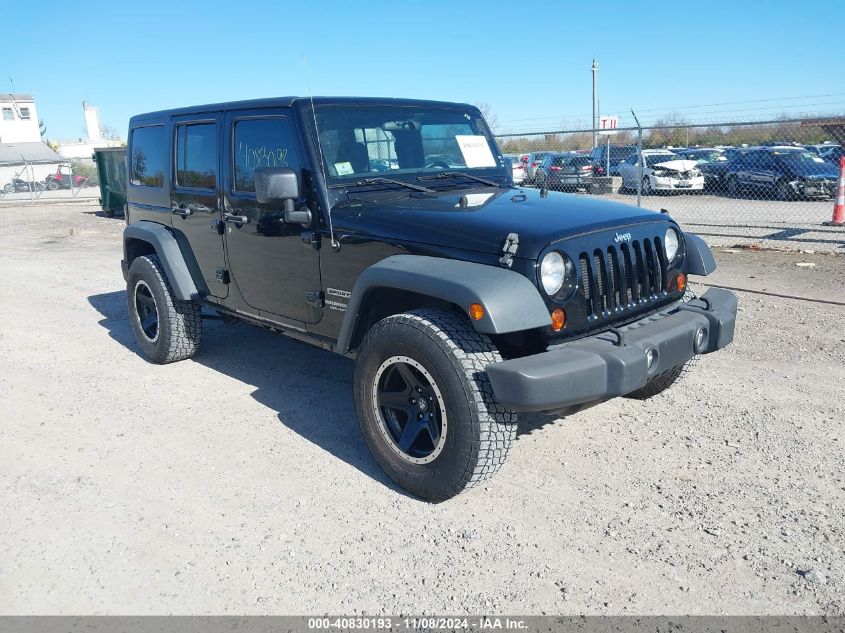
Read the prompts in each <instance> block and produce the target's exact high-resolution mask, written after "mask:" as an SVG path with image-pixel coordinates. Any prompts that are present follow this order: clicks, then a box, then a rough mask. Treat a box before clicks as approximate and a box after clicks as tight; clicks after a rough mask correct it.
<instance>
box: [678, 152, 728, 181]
mask: <svg viewBox="0 0 845 633" xmlns="http://www.w3.org/2000/svg"><path fill="white" fill-rule="evenodd" d="M676 153H677V154H678V155H679V156H680V157H681V158H684V159H686V160H694V161H696V168H697V169H698V170H699V171H700V172H701V173H702V174H703V175H704V188H705V189H708V190H711V191H712V190H718V189H721V188H722V186H723V183H722V177H723V176H724V175H725V174H726V173H727V169H728V163H729V162H730V160H729V159H730V156H731V155H733V154H734V153H736V150H735V149H726V148H722V147H695V148H690V149H685V150H682V151H679V152H676Z"/></svg>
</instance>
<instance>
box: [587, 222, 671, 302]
mask: <svg viewBox="0 0 845 633" xmlns="http://www.w3.org/2000/svg"><path fill="white" fill-rule="evenodd" d="M578 266H579V271H578V272H579V275H580V280H581V288H582V292H583V297H584V301H585V303H586V305H587V314H588V315H590V316H593V317H609V316H611V315H612V314H613V313H618V312H621V311H623V310H626V309H629V308H635V307H637V306H641V305H643V304H646V303H650V302H652V301H656V300H657V299H659V298H660V297H661V296H664V295H665V294H666V287H665V281H664V278H665V275H664V273H665V270H666V262H665V257H664V255H663V246H662V244H661V242H660V238H659V237H654V238H652V239H649V238H646V239H643V240H642V241H640V240H634V241H632V242H629V243H622V244H621V245H618V246H617V245H610V246H608V247H607V249H606V250H605V249H601V248H596V249H595V250H593V252H592V253H588V252H583V253H581V254H580V256H579V258H578Z"/></svg>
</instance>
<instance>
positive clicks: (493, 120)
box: [475, 101, 499, 134]
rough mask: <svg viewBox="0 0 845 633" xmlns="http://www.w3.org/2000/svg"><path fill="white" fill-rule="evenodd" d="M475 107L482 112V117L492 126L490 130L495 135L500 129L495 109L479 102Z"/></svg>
mask: <svg viewBox="0 0 845 633" xmlns="http://www.w3.org/2000/svg"><path fill="white" fill-rule="evenodd" d="M475 107H476V108H478V109H479V110H481V115H482V116H483V117H484V120H485V121H487V125H488V126H490V129H491V130H492V131H493V133H494V134H495V133H496V130H498V129H499V117H498V116H496V115H495V114H494V113H493V109H492V108H491V107H490V104H489V103H484V102H483V101H479V102H478V103H476V104H475Z"/></svg>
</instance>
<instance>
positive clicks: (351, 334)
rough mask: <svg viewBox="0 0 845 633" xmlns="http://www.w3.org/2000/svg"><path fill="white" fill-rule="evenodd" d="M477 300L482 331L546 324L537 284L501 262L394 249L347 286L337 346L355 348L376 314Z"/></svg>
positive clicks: (465, 305)
mask: <svg viewBox="0 0 845 633" xmlns="http://www.w3.org/2000/svg"><path fill="white" fill-rule="evenodd" d="M473 303H480V304H481V305H482V306H483V307H484V316H483V317H482V318H481V319H480V320H473V319H470V322H471V323H472V325H473V327H474V328H475V330H476V331H478V332H480V333H483V334H505V333H509V332H518V331H523V330H531V329H535V328H539V327H545V326H547V325H549V324H550V317H549V312H548V310H547V308H546V305H545V303H544V301H543V299H542V298H541V297H540V293H539V291H538V290H537V288H536V287H535V286H534V285H533V284H532V283H531V282H530V281H529V280H528V279H527V278H526V277H524V276H523V275H520V274H519V273H516V272H514V271H511V270H507V269H504V268H497V267H495V266H487V265H484V264H476V263H473V262H465V261H460V260H453V259H444V258H438V257H427V256H422V255H394V256H392V257H388V258H386V259H383V260H382V261H380V262H378V263H376V264H373V265H372V266H370V267H369V268H367V269H366V270H365V271H364V272H363V273H362V274H361V276H360V277H359V278H358V281H357V282H356V283H355V287H354V288H353V289H352V293H351V296H350V299H349V303H348V305H347V309H346V314H345V316H344V319H343V323H342V324H341V328H340V332H339V335H338V341H337V346H336V350H337V351H338V352H340V353H342V354H345V353H347V352H349V351H350V350H353V349H355V348H356V347H357V346H358V344H359V343H360V342H361V340H362V339H363V337H364V335H365V334H366V332H367V330H368V329H369V328H370V327H371V326H372V325H373V324H375V323H377V322H378V321H379V320H381V319H383V318H385V317H387V316H391V315H393V314H399V313H401V312H405V311H407V310H410V309H416V308H423V307H430V308H439V309H443V310H446V311H455V312H460V313H462V314H464V315H466V314H467V311H468V309H469V307H470V305H471V304H473Z"/></svg>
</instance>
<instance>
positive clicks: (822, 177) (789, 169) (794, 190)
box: [726, 146, 839, 200]
mask: <svg viewBox="0 0 845 633" xmlns="http://www.w3.org/2000/svg"><path fill="white" fill-rule="evenodd" d="M838 176H839V170H838V169H837V168H836V167H835V166H834V165H833V164H832V163H830V162H828V161H826V160H825V159H824V158H822V157H821V156H817V155H816V154H814V153H813V152H811V151H810V150H808V149H805V148H801V147H792V146H780V147H756V148H750V149H749V150H748V151H745V152H742V153H741V154H739V155H737V156H736V157H735V158H734V159H733V160H732V161H731V163H730V171H729V173H728V175H727V176H726V190H727V193H728V194H729V195H731V196H738V195H740V194H742V193H744V192H747V193H750V194H754V195H774V196H776V197H777V198H778V199H780V200H794V199H795V198H810V197H833V195H834V194H835V191H836V184H837V178H838Z"/></svg>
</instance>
